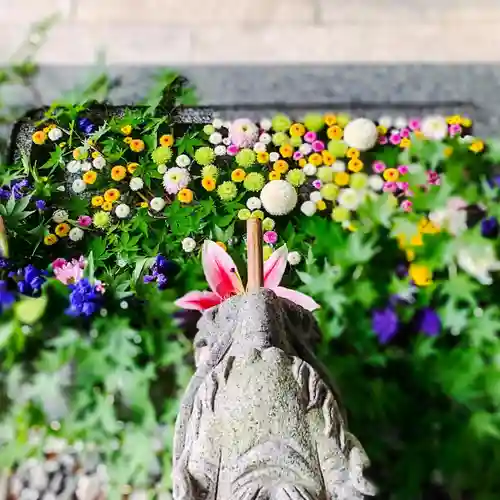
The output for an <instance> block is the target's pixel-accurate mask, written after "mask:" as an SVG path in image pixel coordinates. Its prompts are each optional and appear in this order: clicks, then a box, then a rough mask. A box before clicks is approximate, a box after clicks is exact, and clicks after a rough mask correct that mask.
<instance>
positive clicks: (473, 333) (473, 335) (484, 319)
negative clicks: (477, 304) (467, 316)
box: [468, 306, 500, 347]
mask: <svg viewBox="0 0 500 500" xmlns="http://www.w3.org/2000/svg"><path fill="white" fill-rule="evenodd" d="M468 331H469V335H470V339H471V343H472V345H473V346H475V347H479V346H481V345H482V344H483V343H485V342H489V343H495V342H498V333H499V332H500V311H499V309H498V307H496V306H490V307H487V308H486V309H479V308H478V309H477V310H475V311H474V316H473V317H472V319H471V321H470V322H469V328H468Z"/></svg>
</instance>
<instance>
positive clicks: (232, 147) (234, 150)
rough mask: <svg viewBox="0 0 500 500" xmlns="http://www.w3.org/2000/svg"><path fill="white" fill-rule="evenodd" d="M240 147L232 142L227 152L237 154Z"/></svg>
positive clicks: (231, 154)
mask: <svg viewBox="0 0 500 500" xmlns="http://www.w3.org/2000/svg"><path fill="white" fill-rule="evenodd" d="M239 150H240V148H239V147H238V146H237V145H236V144H231V145H230V146H228V147H227V154H228V155H229V156H236V155H237V154H238V151H239Z"/></svg>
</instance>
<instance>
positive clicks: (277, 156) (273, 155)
mask: <svg viewBox="0 0 500 500" xmlns="http://www.w3.org/2000/svg"><path fill="white" fill-rule="evenodd" d="M279 159H280V154H279V153H278V152H276V151H273V152H272V153H269V161H270V162H271V163H274V162H275V161H278V160H279Z"/></svg>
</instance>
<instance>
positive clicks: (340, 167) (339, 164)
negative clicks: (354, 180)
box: [332, 160, 345, 172]
mask: <svg viewBox="0 0 500 500" xmlns="http://www.w3.org/2000/svg"><path fill="white" fill-rule="evenodd" d="M332 170H333V171H334V172H345V162H343V161H341V160H337V161H335V162H333V165H332Z"/></svg>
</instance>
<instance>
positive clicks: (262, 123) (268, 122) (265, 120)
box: [259, 118, 273, 130]
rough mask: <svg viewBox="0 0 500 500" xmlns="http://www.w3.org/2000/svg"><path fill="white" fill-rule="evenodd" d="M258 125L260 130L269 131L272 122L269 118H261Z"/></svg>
mask: <svg viewBox="0 0 500 500" xmlns="http://www.w3.org/2000/svg"><path fill="white" fill-rule="evenodd" d="M259 125H260V128H261V129H262V130H271V128H272V126H273V122H272V121H271V120H270V119H269V118H263V119H262V120H261V121H260V123H259Z"/></svg>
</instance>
